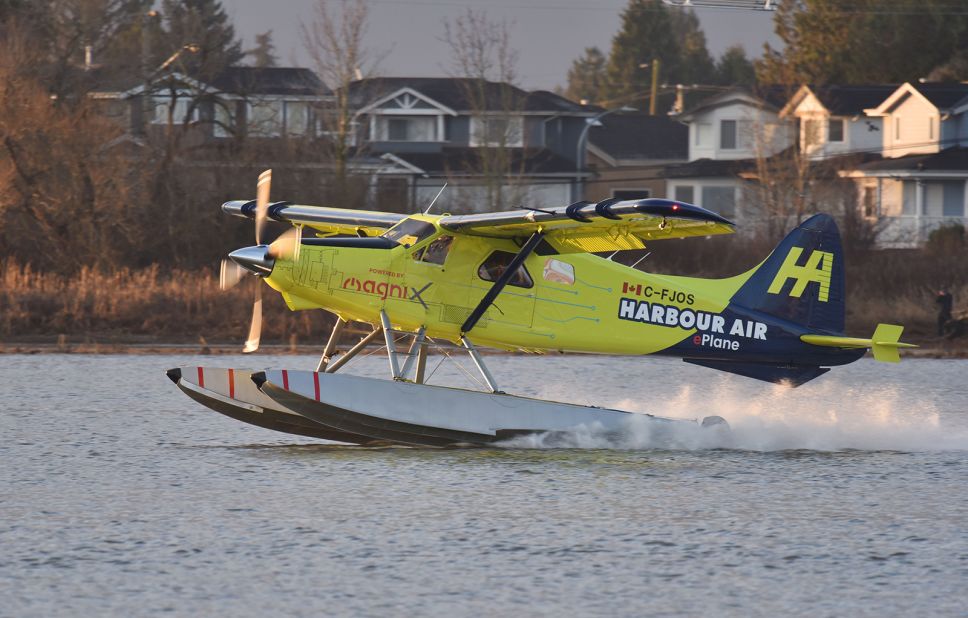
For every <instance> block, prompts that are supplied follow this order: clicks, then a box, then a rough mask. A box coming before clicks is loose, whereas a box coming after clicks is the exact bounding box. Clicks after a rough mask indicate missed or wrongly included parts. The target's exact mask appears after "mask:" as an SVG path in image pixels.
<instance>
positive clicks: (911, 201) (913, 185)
mask: <svg viewBox="0 0 968 618" xmlns="http://www.w3.org/2000/svg"><path fill="white" fill-rule="evenodd" d="M902 186H903V189H902V190H901V214H902V215H919V214H921V213H919V212H918V188H919V187H918V182H917V181H916V180H905V181H904V182H903V183H902Z"/></svg>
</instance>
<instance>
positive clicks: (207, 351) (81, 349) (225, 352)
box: [0, 341, 968, 359]
mask: <svg viewBox="0 0 968 618" xmlns="http://www.w3.org/2000/svg"><path fill="white" fill-rule="evenodd" d="M325 343H326V342H325V341H320V343H319V344H318V345H303V344H295V345H293V344H282V343H271V344H263V345H261V346H260V347H259V352H258V354H262V355H270V356H312V355H318V354H321V353H322V351H323V347H324V346H325ZM919 345H920V346H921V347H919V348H916V349H911V350H904V351H902V352H901V357H902V359H918V358H933V359H968V341H959V342H956V343H952V342H938V343H934V344H932V343H926V342H922V343H921V344H919ZM372 347H374V348H376V347H382V346H378V345H376V344H374V345H373V346H372ZM481 352H482V353H484V354H486V355H488V356H490V355H503V354H508V355H518V354H521V355H524V354H525V353H524V352H504V351H501V350H481ZM185 353H190V354H192V355H204V356H231V355H238V354H242V344H241V343H239V342H231V343H170V342H144V341H140V342H135V341H105V342H98V341H87V342H78V343H66V342H50V341H0V356H3V355H14V354H91V355H98V354H132V355H165V354H169V355H170V354H185ZM576 354H577V353H576ZM591 356H601V355H596V354H591ZM606 356H607V355H606Z"/></svg>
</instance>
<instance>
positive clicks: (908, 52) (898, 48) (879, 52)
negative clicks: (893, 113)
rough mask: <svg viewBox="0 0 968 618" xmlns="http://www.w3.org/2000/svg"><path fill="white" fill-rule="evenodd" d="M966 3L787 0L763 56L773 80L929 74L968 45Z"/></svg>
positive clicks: (762, 69)
mask: <svg viewBox="0 0 968 618" xmlns="http://www.w3.org/2000/svg"><path fill="white" fill-rule="evenodd" d="M965 13H966V12H965V10H964V3H961V2H953V1H952V0H852V1H851V2H846V1H845V0H796V1H791V2H783V3H781V4H780V5H779V9H778V10H777V12H776V16H775V21H774V28H775V30H776V34H777V36H779V37H780V40H782V41H783V44H784V49H783V50H776V49H773V48H772V47H770V46H769V45H767V46H766V47H765V50H764V57H763V59H762V60H761V61H760V62H758V63H757V77H758V78H759V79H760V81H763V82H765V83H783V84H796V83H805V82H806V83H816V84H825V83H840V84H858V83H874V82H902V81H911V80H916V79H919V78H922V77H926V76H927V75H928V74H929V73H930V72H931V71H932V69H935V68H936V67H939V66H940V65H943V64H945V63H946V62H948V60H949V59H950V58H951V57H952V56H953V55H954V54H955V53H956V52H957V51H958V50H959V49H965V48H968V16H966V14H965Z"/></svg>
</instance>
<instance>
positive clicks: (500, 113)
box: [350, 77, 595, 212]
mask: <svg viewBox="0 0 968 618" xmlns="http://www.w3.org/2000/svg"><path fill="white" fill-rule="evenodd" d="M350 100H351V102H352V105H353V108H354V122H355V125H356V127H357V129H356V141H355V144H356V145H357V148H358V155H357V159H358V162H359V163H362V162H363V161H365V160H371V161H372V160H373V159H378V160H380V161H382V165H381V167H380V168H379V169H378V171H377V179H376V186H377V190H376V191H377V196H378V200H377V201H378V202H383V203H386V202H387V201H388V200H389V201H395V202H397V203H396V204H394V205H393V206H392V207H393V209H395V210H402V211H407V212H409V211H415V210H423V209H425V208H427V206H428V205H429V204H430V203H431V202H432V201H433V200H434V198H435V196H436V195H437V193H438V192H440V190H441V188H442V187H443V186H444V184H445V183H446V184H447V187H448V188H447V189H446V190H445V191H444V192H443V193H442V194H441V196H440V198H439V199H438V201H437V203H436V204H435V206H434V207H435V209H437V210H438V211H447V212H469V211H480V210H491V209H509V208H512V207H516V206H527V207H533V208H541V207H547V206H555V205H561V204H567V203H569V202H571V201H574V200H575V194H576V191H577V180H578V179H580V178H584V177H586V176H587V175H588V172H587V171H586V170H584V169H582V165H581V161H580V160H578V157H577V154H576V149H577V146H578V141H579V137H580V134H581V132H582V129H583V128H584V126H585V122H586V119H587V118H589V117H591V116H593V115H594V113H595V112H594V111H593V110H589V109H588V108H586V107H584V106H582V105H579V104H577V103H573V102H572V101H569V100H568V99H565V98H563V97H560V96H558V95H556V94H553V93H551V92H546V91H540V90H539V91H534V92H527V91H525V90H522V89H520V88H517V87H515V86H512V85H510V84H503V83H497V82H489V81H483V80H476V79H467V78H450V77H384V78H374V79H366V80H360V81H356V82H353V83H352V84H351V85H350ZM401 202H402V203H401Z"/></svg>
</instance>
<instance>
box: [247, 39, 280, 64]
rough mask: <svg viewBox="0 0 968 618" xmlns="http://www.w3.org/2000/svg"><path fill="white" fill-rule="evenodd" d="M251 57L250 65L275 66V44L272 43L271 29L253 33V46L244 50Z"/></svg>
mask: <svg viewBox="0 0 968 618" xmlns="http://www.w3.org/2000/svg"><path fill="white" fill-rule="evenodd" d="M245 55H246V56H250V57H251V58H252V66H255V67H258V68H260V69H264V68H266V67H274V66H276V61H277V60H278V58H277V57H276V46H275V45H274V44H273V43H272V30H266V31H265V32H263V33H262V34H257V35H255V47H253V48H252V49H248V50H246V52H245Z"/></svg>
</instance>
